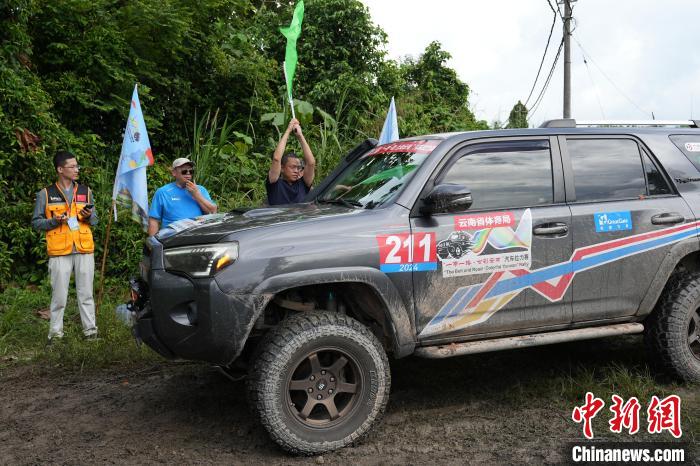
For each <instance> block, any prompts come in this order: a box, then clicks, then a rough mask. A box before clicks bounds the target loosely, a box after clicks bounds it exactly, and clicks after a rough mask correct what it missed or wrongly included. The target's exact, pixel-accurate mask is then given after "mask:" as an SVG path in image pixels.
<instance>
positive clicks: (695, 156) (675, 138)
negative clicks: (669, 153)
mask: <svg viewBox="0 0 700 466" xmlns="http://www.w3.org/2000/svg"><path fill="white" fill-rule="evenodd" d="M669 138H670V139H671V141H672V142H673V143H674V144H675V145H676V147H678V148H679V149H680V150H681V152H683V155H685V156H686V158H687V159H688V160H690V162H691V163H692V164H693V165H695V168H697V169H698V170H700V135H698V134H692V135H691V134H675V135H672V136H669Z"/></svg>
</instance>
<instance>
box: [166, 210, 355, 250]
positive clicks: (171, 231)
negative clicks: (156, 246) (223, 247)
mask: <svg viewBox="0 0 700 466" xmlns="http://www.w3.org/2000/svg"><path fill="white" fill-rule="evenodd" d="M361 211H362V210H361V209H353V208H349V207H344V206H341V205H336V204H316V203H313V202H312V203H307V204H294V205H290V206H276V207H263V208H242V209H234V210H232V211H231V212H229V213H227V214H211V215H203V216H201V217H196V218H194V219H186V220H180V221H177V222H174V223H171V224H170V225H168V226H167V227H166V228H163V229H162V230H161V231H159V232H158V234H157V235H156V239H157V240H158V241H160V242H161V243H163V245H164V246H165V247H166V248H171V247H177V246H188V245H192V244H209V243H216V242H218V241H220V240H221V239H223V238H224V237H226V236H228V235H229V234H231V233H235V232H237V231H243V230H250V229H253V228H261V227H266V226H268V225H277V224H280V223H291V222H303V221H305V220H312V219H317V218H321V217H330V216H336V215H347V214H353V213H357V212H361Z"/></svg>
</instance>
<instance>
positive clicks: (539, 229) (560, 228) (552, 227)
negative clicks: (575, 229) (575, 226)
mask: <svg viewBox="0 0 700 466" xmlns="http://www.w3.org/2000/svg"><path fill="white" fill-rule="evenodd" d="M568 231H569V227H568V225H567V224H566V223H561V222H554V223H543V224H541V225H537V226H536V227H534V228H533V229H532V232H533V233H534V234H536V235H542V236H547V235H563V234H565V233H567V232H568Z"/></svg>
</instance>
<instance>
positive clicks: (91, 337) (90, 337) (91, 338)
mask: <svg viewBox="0 0 700 466" xmlns="http://www.w3.org/2000/svg"><path fill="white" fill-rule="evenodd" d="M85 339H86V340H88V341H99V340H102V338H100V337H99V336H97V334H96V333H91V334H90V335H85Z"/></svg>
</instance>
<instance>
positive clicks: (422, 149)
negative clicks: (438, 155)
mask: <svg viewBox="0 0 700 466" xmlns="http://www.w3.org/2000/svg"><path fill="white" fill-rule="evenodd" d="M440 142H441V141H439V140H437V139H429V140H420V141H403V142H392V143H389V144H383V145H381V146H377V147H375V148H374V149H372V150H371V151H370V153H369V154H367V155H376V154H386V153H389V152H410V153H413V154H430V153H431V152H432V151H433V149H435V148H436V147H437V146H438V144H440Z"/></svg>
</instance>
